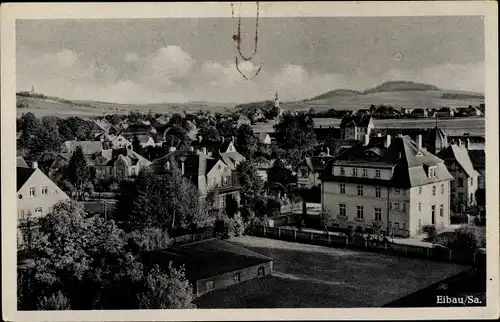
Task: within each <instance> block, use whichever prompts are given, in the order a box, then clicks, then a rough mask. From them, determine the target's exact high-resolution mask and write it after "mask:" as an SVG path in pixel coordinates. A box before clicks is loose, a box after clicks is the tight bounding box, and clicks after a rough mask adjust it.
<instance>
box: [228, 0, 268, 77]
mask: <svg viewBox="0 0 500 322" xmlns="http://www.w3.org/2000/svg"><path fill="white" fill-rule="evenodd" d="M240 8H241V3H240ZM259 12H260V5H259V2H258V1H257V15H256V20H255V37H254V51H253V53H252V54H251V55H250V56H244V55H243V54H242V52H241V15H239V16H238V22H237V31H236V33H235V34H233V41H234V42H235V43H236V49H237V51H238V55H239V56H240V58H241V59H243V61H251V60H252V59H253V57H254V56H255V55H256V54H257V49H258V41H259V14H260V13H259ZM231 17H232V18H233V19H234V18H235V15H234V5H233V3H231ZM235 63H236V70H237V71H238V72H239V73H240V75H241V76H243V78H245V79H246V80H252V79H254V78H255V77H256V76H257V75H258V74H259V73H260V71H261V70H262V66H260V67H259V69H258V70H257V72H256V73H255V74H254V75H253V76H251V77H249V76H247V75H245V74H244V73H243V72H242V71H241V69H240V66H239V64H240V60H239V59H238V56H235Z"/></svg>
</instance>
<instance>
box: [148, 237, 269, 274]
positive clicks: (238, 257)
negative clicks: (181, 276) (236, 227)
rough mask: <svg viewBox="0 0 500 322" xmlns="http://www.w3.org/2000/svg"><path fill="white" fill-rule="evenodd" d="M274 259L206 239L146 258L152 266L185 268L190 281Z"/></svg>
mask: <svg viewBox="0 0 500 322" xmlns="http://www.w3.org/2000/svg"><path fill="white" fill-rule="evenodd" d="M272 260H273V259H272V258H271V257H268V256H265V255H262V254H260V253H257V252H254V251H251V250H249V249H247V248H245V247H243V246H239V245H236V244H233V243H230V242H227V241H223V240H220V239H216V238H214V239H207V240H203V241H200V242H196V243H191V244H186V245H180V246H174V247H171V248H168V249H166V250H163V251H156V252H151V253H148V254H147V255H146V262H147V263H150V264H153V263H155V264H160V265H168V263H169V262H170V261H172V262H173V263H174V264H175V265H184V266H185V268H186V275H187V278H188V279H189V280H191V281H195V280H199V279H202V278H207V277H211V276H215V275H219V274H222V273H228V272H232V271H236V270H241V269H244V268H247V267H251V266H256V265H259V264H263V263H267V262H270V261H272Z"/></svg>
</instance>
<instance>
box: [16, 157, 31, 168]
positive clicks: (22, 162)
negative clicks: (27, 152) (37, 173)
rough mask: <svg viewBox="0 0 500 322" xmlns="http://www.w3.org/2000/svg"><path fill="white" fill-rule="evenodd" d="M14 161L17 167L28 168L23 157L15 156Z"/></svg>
mask: <svg viewBox="0 0 500 322" xmlns="http://www.w3.org/2000/svg"><path fill="white" fill-rule="evenodd" d="M16 163H17V166H18V167H21V168H29V166H28V163H26V161H25V160H24V158H23V157H16Z"/></svg>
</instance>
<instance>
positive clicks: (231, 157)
mask: <svg viewBox="0 0 500 322" xmlns="http://www.w3.org/2000/svg"><path fill="white" fill-rule="evenodd" d="M219 155H220V157H221V159H222V162H224V163H225V164H226V165H228V166H229V167H230V168H231V169H236V163H238V162H241V161H244V160H245V157H244V156H242V155H241V154H239V153H238V152H225V153H220V154H219Z"/></svg>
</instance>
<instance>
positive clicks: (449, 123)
mask: <svg viewBox="0 0 500 322" xmlns="http://www.w3.org/2000/svg"><path fill="white" fill-rule="evenodd" d="M340 121H341V119H335V118H315V119H314V125H315V127H320V126H321V127H338V126H339V125H340ZM373 124H374V126H375V129H377V128H378V129H385V128H389V129H391V128H410V129H415V128H421V129H425V128H433V127H434V126H435V125H436V120H434V119H418V120H413V119H378V120H377V119H374V120H373ZM273 125H274V124H273V123H263V124H256V125H253V126H252V128H253V130H254V132H255V133H271V132H273V131H274V128H273ZM438 125H439V127H440V128H441V129H443V130H444V131H445V132H446V134H448V135H452V136H453V135H462V134H463V133H464V132H468V133H469V134H470V135H478V136H484V135H485V119H484V118H483V117H468V118H450V119H439V120H438Z"/></svg>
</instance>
